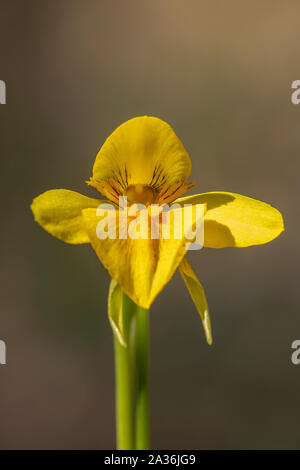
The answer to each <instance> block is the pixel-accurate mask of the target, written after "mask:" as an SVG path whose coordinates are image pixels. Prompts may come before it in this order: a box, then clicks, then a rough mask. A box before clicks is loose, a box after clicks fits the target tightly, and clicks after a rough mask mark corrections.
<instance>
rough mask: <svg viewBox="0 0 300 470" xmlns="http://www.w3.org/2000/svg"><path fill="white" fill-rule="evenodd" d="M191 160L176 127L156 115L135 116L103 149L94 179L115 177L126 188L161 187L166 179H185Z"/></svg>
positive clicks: (172, 180)
mask: <svg viewBox="0 0 300 470" xmlns="http://www.w3.org/2000/svg"><path fill="white" fill-rule="evenodd" d="M190 171H191V161H190V157H189V156H188V154H187V152H186V150H185V149H184V147H183V145H182V143H181V141H180V140H179V138H178V137H177V136H176V134H175V132H174V131H173V129H172V128H171V127H170V126H169V125H168V124H167V123H166V122H164V121H162V120H161V119H158V118H156V117H149V116H143V117H136V118H134V119H130V120H129V121H127V122H125V123H123V124H122V125H121V126H119V127H118V128H117V129H116V130H115V131H114V132H113V133H112V134H111V135H110V136H109V137H108V138H107V140H106V141H105V143H104V145H103V146H102V148H101V149H100V151H99V153H98V155H97V158H96V161H95V164H94V168H93V179H94V180H98V181H102V180H109V179H113V180H115V181H116V182H118V183H119V184H120V185H121V186H122V187H123V189H124V190H125V189H126V188H127V187H128V186H130V185H136V184H145V185H151V186H152V187H154V188H155V189H157V191H159V190H160V189H161V188H162V187H163V185H164V184H166V183H170V184H171V183H176V182H181V181H186V180H187V178H188V177H189V174H190Z"/></svg>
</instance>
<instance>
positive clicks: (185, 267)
mask: <svg viewBox="0 0 300 470" xmlns="http://www.w3.org/2000/svg"><path fill="white" fill-rule="evenodd" d="M178 269H179V272H180V274H181V276H182V278H183V280H184V282H185V285H186V287H187V289H188V291H189V293H190V295H191V297H192V299H193V302H194V304H195V307H196V309H197V311H198V313H199V315H200V317H201V320H202V325H203V328H204V333H205V336H206V341H207V343H208V344H209V345H211V344H212V332H211V324H210V317H209V310H208V305H207V300H206V297H205V292H204V289H203V287H202V285H201V284H200V281H199V279H198V278H197V276H196V274H195V272H194V270H193V268H192V266H191V265H190V263H189V262H188V260H187V258H186V257H184V258H183V260H182V262H181V263H180V265H179V267H178Z"/></svg>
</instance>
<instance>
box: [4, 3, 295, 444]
mask: <svg viewBox="0 0 300 470" xmlns="http://www.w3.org/2000/svg"><path fill="white" fill-rule="evenodd" d="M299 14H300V4H299V2H298V1H285V2H283V1H266V0H264V1H258V0H257V1H253V0H252V1H251V2H250V1H243V2H241V1H227V2H225V1H224V2H222V1H211V0H205V1H199V0H187V1H186V2H183V1H178V0H151V1H146V0H134V1H132V0H126V1H122V0H98V1H96V0H85V1H84V0H61V1H57V0H54V1H52V2H48V1H45V0H44V1H41V0H36V1H34V0H26V1H23V0H19V1H15V0H0V79H2V80H5V81H6V84H7V104H6V105H1V106H0V156H1V168H2V170H1V185H0V188H1V205H2V211H1V215H2V217H1V232H0V233H1V244H0V250H1V264H0V266H1V268H0V269H1V284H0V285H1V293H0V339H2V340H5V341H6V343H7V365H5V366H0V423H1V424H0V447H1V448H2V449H12V448H35V449H38V448H61V449H64V448H71V449H82V448H83V449H89V448H103V449H110V448H113V446H114V374H113V350H112V335H111V330H110V327H109V324H108V320H107V314H106V300H107V291H108V285H109V277H108V275H107V273H106V271H105V270H104V268H103V267H102V266H101V264H100V263H99V261H98V259H97V257H96V255H95V254H94V253H93V251H92V249H91V248H90V246H88V245H83V246H71V245H66V244H64V243H62V242H60V241H58V240H56V239H54V238H52V237H51V236H49V235H48V234H47V233H46V232H44V231H43V230H42V229H41V228H40V227H39V226H38V225H37V224H35V223H34V222H33V217H32V214H31V212H30V209H29V205H30V203H31V200H32V198H33V197H34V196H36V195H38V194H39V193H41V192H43V191H45V190H46V189H51V188H68V189H73V190H76V191H79V192H81V193H84V194H86V195H90V196H91V197H93V196H96V193H95V192H94V190H93V189H92V188H88V187H87V186H86V185H85V183H84V181H85V179H87V178H88V177H89V176H90V175H91V171H92V165H93V162H94V158H95V156H96V154H97V152H98V150H99V148H100V146H101V145H102V143H103V142H104V140H105V138H106V137H107V136H108V135H109V134H110V133H111V132H112V131H113V130H114V128H115V127H116V126H117V125H119V124H120V123H122V122H123V121H125V120H127V119H129V118H131V117H134V116H137V115H144V114H150V115H155V116H158V117H161V118H162V119H164V120H166V121H167V122H169V123H170V124H171V125H172V126H173V128H174V129H175V131H176V133H177V134H178V135H179V137H180V138H181V140H182V141H183V143H184V145H185V147H186V148H187V150H188V151H189V153H190V155H191V159H192V163H193V170H192V171H193V173H192V179H193V180H197V181H198V185H197V187H196V188H195V192H204V191H209V190H225V191H226V190H227V191H233V192H238V193H242V194H245V195H248V196H253V197H255V198H257V199H261V200H263V201H266V202H269V203H271V204H272V205H274V206H276V207H277V208H278V209H279V210H281V211H282V213H283V215H284V218H285V224H286V232H285V233H284V234H283V235H282V236H280V237H279V238H278V239H277V240H275V241H273V242H272V243H271V244H269V245H265V246H260V247H252V248H249V249H243V250H242V249H225V250H210V249H204V250H202V251H200V252H192V253H190V255H189V258H190V260H191V262H192V264H193V266H194V268H195V270H196V271H197V274H198V275H199V278H200V280H201V281H202V283H203V285H204V287H205V289H206V294H207V297H208V301H209V305H210V310H211V317H212V324H213V333H214V344H213V346H212V347H208V346H207V345H206V343H205V340H204V335H203V331H202V327H201V322H200V320H199V318H198V316H197V313H196V311H195V309H194V307H193V304H192V301H191V300H190V297H189V295H188V294H187V292H186V288H185V286H184V284H183V282H182V280H181V279H180V278H179V276H178V275H176V276H175V277H174V279H173V280H172V282H171V283H170V284H169V285H168V286H167V288H166V289H165V290H164V292H163V293H162V294H161V295H160V296H159V297H158V299H157V300H156V302H155V304H154V306H153V308H152V311H151V405H152V436H153V438H152V445H153V448H158V449H164V448H173V449H180V448H182V449H184V448H190V449H191V448H200V449H215V448H225V449H228V448H233V449H241V448H242V449H248V448H257V449H265V448H284V449H288V448H299V447H300V436H299V434H300V432H299V422H300V400H299V396H300V395H299V391H300V365H299V366H298V367H297V366H295V365H293V364H292V363H291V359H290V357H291V343H292V341H293V340H294V339H299V338H300V311H299V286H298V276H299V274H298V273H299V265H298V261H299V248H298V242H297V240H298V229H299V218H298V213H299V211H298V186H299V184H298V180H299V176H298V175H299V170H300V163H299V151H300V126H299V123H300V105H299V106H295V105H293V104H292V103H291V100H290V96H291V89H290V87H291V83H292V81H293V80H296V79H300V69H299V46H300V29H299Z"/></svg>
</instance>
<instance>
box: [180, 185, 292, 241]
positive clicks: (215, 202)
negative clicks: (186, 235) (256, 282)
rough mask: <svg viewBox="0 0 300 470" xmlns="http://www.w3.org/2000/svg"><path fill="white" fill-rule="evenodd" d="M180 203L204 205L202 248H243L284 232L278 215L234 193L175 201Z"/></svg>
mask: <svg viewBox="0 0 300 470" xmlns="http://www.w3.org/2000/svg"><path fill="white" fill-rule="evenodd" d="M176 203H180V204H181V205H182V204H204V203H205V204H207V211H206V214H205V218H204V220H205V222H204V246H206V247H209V248H224V247H228V246H237V247H246V246H251V245H261V244H263V243H267V242H269V241H271V240H273V239H274V238H276V237H278V235H279V234H280V233H281V232H282V231H283V230H284V225H283V219H282V215H281V213H280V212H279V211H278V210H277V209H275V208H274V207H272V206H270V205H269V204H266V203H264V202H261V201H258V200H256V199H252V198H250V197H246V196H241V195H240V194H235V193H226V192H211V193H203V194H197V195H195V196H189V197H184V198H180V199H177V201H176Z"/></svg>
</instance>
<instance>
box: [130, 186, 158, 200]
mask: <svg viewBox="0 0 300 470" xmlns="http://www.w3.org/2000/svg"><path fill="white" fill-rule="evenodd" d="M125 196H127V200H128V203H129V204H144V205H148V204H152V203H153V202H154V201H155V199H156V192H155V190H154V189H153V188H152V187H151V186H149V185H146V184H135V185H131V186H128V188H127V189H126V193H125Z"/></svg>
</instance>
